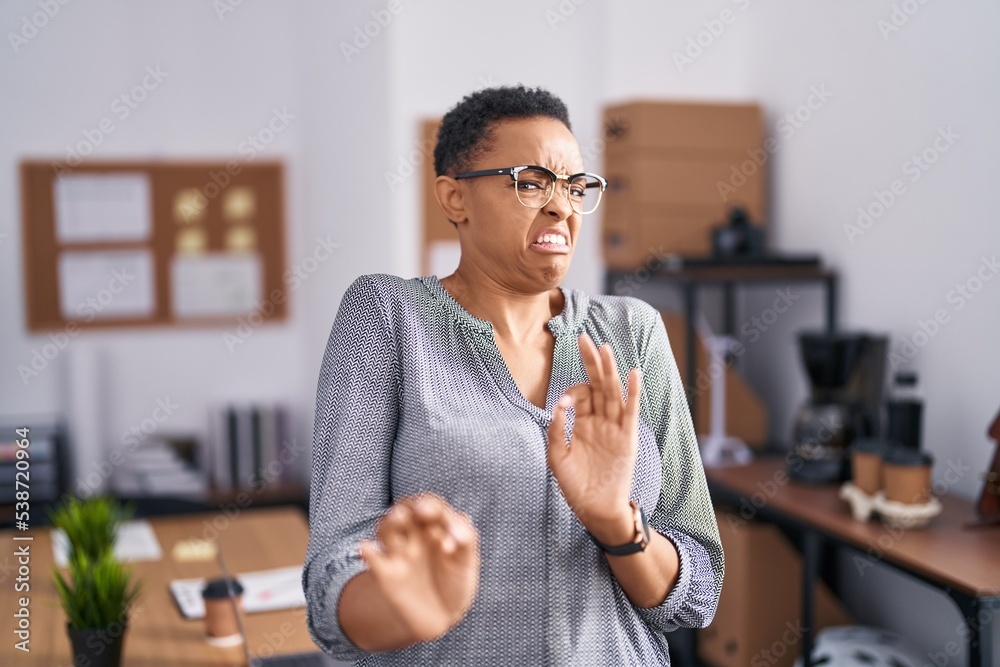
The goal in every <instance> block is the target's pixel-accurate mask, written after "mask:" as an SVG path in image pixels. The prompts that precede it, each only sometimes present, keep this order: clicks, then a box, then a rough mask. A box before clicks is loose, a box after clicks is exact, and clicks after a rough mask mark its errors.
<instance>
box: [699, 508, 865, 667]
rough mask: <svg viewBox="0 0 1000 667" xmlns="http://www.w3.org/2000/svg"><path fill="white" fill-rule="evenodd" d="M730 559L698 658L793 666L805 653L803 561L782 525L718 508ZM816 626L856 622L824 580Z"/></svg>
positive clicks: (727, 664) (729, 666) (719, 664)
mask: <svg viewBox="0 0 1000 667" xmlns="http://www.w3.org/2000/svg"><path fill="white" fill-rule="evenodd" d="M715 518H716V521H717V522H718V524H719V535H720V537H721V538H722V549H723V551H724V553H725V559H726V574H725V579H724V581H723V585H722V595H721V597H720V598H719V606H718V608H717V609H716V612H715V618H714V619H713V621H712V624H711V625H709V626H708V627H707V628H704V629H701V630H698V642H697V643H698V659H699V660H700V661H702V662H703V663H705V664H706V665H710V666H711V667H747V666H748V665H752V666H756V665H769V666H771V667H792V665H794V663H795V659H796V657H797V656H798V655H799V654H800V653H801V651H802V645H801V641H802V623H801V621H802V608H801V604H802V560H801V558H800V556H799V554H798V552H797V551H796V550H795V548H794V547H793V546H792V545H791V544H790V543H789V542H788V540H787V539H786V538H785V536H784V535H783V534H782V533H781V531H780V530H778V528H777V527H775V526H773V525H770V524H767V523H761V522H756V521H754V520H752V519H751V520H749V521H744V520H743V519H742V518H740V517H739V515H738V514H736V513H735V512H732V513H730V512H729V511H722V510H716V513H715ZM814 599H815V601H816V607H815V614H814V618H815V619H816V621H815V625H816V627H815V630H819V629H820V628H825V627H829V626H835V625H853V623H854V621H853V619H852V618H851V617H850V615H849V614H848V613H847V611H846V610H845V609H844V607H843V605H842V604H841V603H840V601H839V600H837V598H836V596H834V595H833V593H832V592H831V591H830V589H829V588H828V587H827V586H826V585H825V584H824V583H822V582H819V583H818V584H817V585H816V595H815V598H814Z"/></svg>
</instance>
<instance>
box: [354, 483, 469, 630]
mask: <svg viewBox="0 0 1000 667" xmlns="http://www.w3.org/2000/svg"><path fill="white" fill-rule="evenodd" d="M376 535H377V538H378V543H377V544H376V543H374V542H372V541H369V540H363V541H362V542H361V544H360V550H361V557H362V558H363V559H364V561H365V563H367V565H368V568H369V570H371V572H372V575H373V576H374V578H375V581H376V582H377V583H378V585H379V587H380V588H381V590H382V593H383V595H385V597H386V599H387V600H388V601H389V603H390V605H391V606H392V607H393V608H394V609H395V610H396V612H397V613H398V615H399V619H400V621H401V622H402V623H403V624H404V625H405V626H406V627H407V628H409V630H410V631H411V632H412V633H413V636H414V637H415V638H416V639H417V641H430V640H433V639H437V638H438V637H440V636H442V635H444V634H445V633H447V632H448V631H449V630H450V629H451V628H452V627H454V626H455V625H457V624H458V622H459V621H461V620H462V618H463V617H464V616H465V613H466V612H467V611H468V610H469V607H471V606H472V602H473V600H474V599H475V597H476V591H477V590H478V588H479V533H478V532H477V531H476V528H475V526H474V525H473V524H472V520H471V519H470V518H469V516H468V515H467V514H465V513H464V512H459V511H457V510H456V509H455V508H453V507H452V506H451V505H449V504H448V502H447V501H446V500H444V499H443V498H442V497H440V496H438V495H436V494H433V493H422V494H417V495H412V496H406V497H404V498H400V499H399V500H397V501H396V503H395V504H394V505H393V506H392V507H391V508H390V509H389V511H388V512H386V514H385V515H383V517H382V518H381V519H380V520H379V523H378V525H377V527H376Z"/></svg>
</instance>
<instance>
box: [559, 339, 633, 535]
mask: <svg viewBox="0 0 1000 667" xmlns="http://www.w3.org/2000/svg"><path fill="white" fill-rule="evenodd" d="M579 344H580V353H581V355H582V357H583V363H584V367H585V368H586V369H587V377H588V378H589V380H590V382H589V383H581V384H575V385H573V386H572V387H570V388H569V389H567V390H566V393H565V394H564V395H563V396H562V398H561V399H560V400H559V404H558V405H557V406H556V409H555V414H554V415H553V418H552V423H551V424H550V425H549V432H548V438H549V443H548V451H547V459H548V464H549V467H550V468H551V469H552V474H553V475H554V476H555V478H556V480H557V481H558V482H559V488H560V489H561V490H562V492H563V496H565V498H566V502H567V504H568V505H569V506H570V508H571V509H572V510H573V512H574V513H575V514H576V515H577V517H579V519H580V520H581V522H582V523H583V524H584V526H586V527H587V528H588V529H589V530H591V532H592V533H596V532H597V530H598V529H599V528H601V527H603V526H611V525H618V526H620V525H623V524H624V525H626V526H627V525H628V523H629V515H628V511H629V507H628V503H629V492H630V491H631V489H632V477H633V475H634V473H635V461H636V456H637V455H638V451H639V436H638V427H639V393H640V390H641V386H642V378H641V373H640V371H639V369H638V368H633V369H632V370H631V371H630V372H629V375H628V393H627V396H626V400H624V401H623V400H622V393H621V392H622V385H621V380H620V379H619V378H618V365H617V363H616V362H615V356H614V353H613V352H612V351H611V346H610V345H603V346H601V348H600V350H598V348H597V346H596V345H594V341H593V340H591V339H590V336H588V335H587V334H581V335H580V338H579ZM569 407H572V408H573V409H574V414H573V438H572V440H571V441H570V444H569V446H568V447H567V446H566V444H565V443H566V436H565V432H566V430H565V429H566V414H565V410H566V409H567V408H569ZM602 532H603V531H602Z"/></svg>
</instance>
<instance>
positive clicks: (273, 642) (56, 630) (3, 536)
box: [0, 508, 317, 667]
mask: <svg viewBox="0 0 1000 667" xmlns="http://www.w3.org/2000/svg"><path fill="white" fill-rule="evenodd" d="M237 512H238V513H237ZM231 515H232V516H231V517H227V515H226V514H225V513H224V512H221V511H220V512H215V513H211V514H192V515H188V516H178V517H161V518H156V519H151V520H150V523H151V524H152V526H153V529H154V531H155V532H156V537H157V539H158V540H159V542H160V547H161V548H162V550H163V559H162V560H159V561H148V562H140V563H131V564H130V567H132V569H133V571H134V572H135V573H136V574H137V575H138V576H139V577H141V578H142V580H143V585H144V592H143V594H142V596H141V597H140V598H139V600H138V601H137V603H136V605H137V606H136V608H134V610H133V611H132V614H131V615H130V617H129V628H128V632H127V634H126V636H125V646H124V652H123V665H125V667H174V666H180V665H184V666H185V667H190V666H191V665H195V666H203V667H208V666H210V665H212V666H214V665H227V666H232V667H243V666H244V665H245V659H244V654H243V648H242V646H235V647H228V648H215V647H212V646H209V645H208V644H207V643H205V640H204V633H205V627H204V621H202V620H200V619H199V620H187V619H184V618H183V617H182V616H181V614H180V611H178V609H177V605H176V604H175V603H174V600H173V597H172V596H171V595H170V591H169V590H168V588H167V586H168V583H169V582H170V580H172V579H184V578H193V577H215V576H218V575H219V569H218V566H217V564H216V562H215V560H212V561H210V562H198V563H179V562H176V561H174V559H173V557H172V556H171V551H172V549H173V547H174V544H175V543H176V542H178V541H179V540H183V539H187V538H195V537H198V538H201V537H204V538H212V537H214V536H216V535H217V536H218V537H217V539H218V541H219V544H220V545H221V547H222V550H223V554H224V556H225V558H226V566H227V567H228V568H229V570H230V571H231V572H232V573H234V574H238V573H241V572H247V571H251V570H262V569H268V568H272V567H284V566H289V565H300V564H301V563H302V562H303V559H304V558H305V553H306V545H307V543H308V540H309V528H308V525H307V523H306V520H305V517H304V516H303V515H302V513H301V512H300V511H299V510H297V509H291V508H268V509H244V510H235V511H234V512H232V513H231ZM15 534H17V535H19V536H21V535H33V536H34V540H33V541H32V542H14V541H13V540H12V537H13V536H14V535H15ZM49 536H50V532H49V529H48V528H40V529H38V530H33V531H28V532H26V533H15V532H14V531H9V530H7V531H3V532H0V565H4V566H5V565H7V564H8V563H10V564H11V567H9V568H7V567H5V568H4V569H3V570H0V582H2V583H0V587H2V588H0V590H2V593H0V600H2V605H0V637H3V641H2V642H0V665H18V666H19V667H21V666H22V665H23V666H25V667H27V666H29V665H38V667H55V666H56V665H59V666H63V665H65V666H71V665H72V664H73V663H72V658H71V651H70V645H69V637H68V636H67V634H66V616H65V614H64V613H63V611H62V608H61V607H60V606H59V602H58V598H57V596H56V591H55V586H54V585H53V581H52V566H53V558H52V545H51V541H50V537H49ZM22 544H30V545H31V592H30V596H31V602H30V606H29V609H30V612H31V642H30V647H31V652H30V653H24V652H23V651H19V650H17V649H15V648H14V646H13V645H14V642H15V638H14V634H13V630H14V622H13V621H14V619H13V617H12V613H13V611H14V605H15V602H14V600H15V599H16V598H17V597H20V596H22V595H25V594H24V593H15V591H14V577H16V576H17V575H16V571H17V565H16V559H15V558H14V557H13V556H12V554H13V553H14V549H15V548H16V547H15V545H22ZM6 559H9V560H6ZM4 575H6V577H5V576H4ZM4 579H6V580H4ZM246 631H247V637H248V638H249V641H250V648H251V649H252V650H253V651H254V653H255V654H256V655H258V656H261V657H266V656H268V655H281V654H286V653H298V652H301V651H310V650H317V649H316V647H315V645H314V644H313V642H312V639H311V638H310V637H309V632H308V630H307V629H306V619H305V608H304V607H300V608H298V609H291V610H286V611H274V612H262V613H254V614H247V615H246Z"/></svg>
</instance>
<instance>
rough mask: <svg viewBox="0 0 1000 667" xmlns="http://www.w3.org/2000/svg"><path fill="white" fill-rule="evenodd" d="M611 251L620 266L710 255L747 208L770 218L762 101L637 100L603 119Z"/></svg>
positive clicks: (605, 229) (607, 256)
mask: <svg viewBox="0 0 1000 667" xmlns="http://www.w3.org/2000/svg"><path fill="white" fill-rule="evenodd" d="M604 126H605V128H604V134H605V137H606V142H607V147H606V150H605V153H604V165H603V175H604V177H605V178H607V179H608V189H607V191H606V192H605V194H604V200H603V202H602V203H601V209H600V215H601V220H602V234H601V237H602V249H603V257H604V262H605V264H606V265H607V266H608V267H609V268H612V269H618V270H634V269H638V268H640V267H642V266H643V265H644V264H645V263H646V262H647V261H648V259H649V256H650V253H651V251H653V250H655V251H656V252H657V253H658V254H659V255H661V256H662V255H664V254H680V255H694V256H706V255H709V254H711V252H712V230H713V229H714V228H716V227H719V226H721V225H724V224H726V222H727V220H728V218H729V212H730V209H731V208H732V207H733V206H741V207H743V208H744V209H746V211H747V212H748V214H749V215H750V218H751V220H752V221H753V222H755V223H758V224H761V225H762V224H763V223H764V221H765V219H766V216H767V205H766V204H767V176H766V174H767V158H768V156H769V154H768V153H767V152H766V151H765V150H764V149H763V144H764V135H763V124H762V120H761V111H760V108H759V107H758V106H757V105H755V104H709V103H693V102H650V101H644V102H635V103H631V104H623V105H617V106H612V107H608V108H607V109H606V110H605V112H604Z"/></svg>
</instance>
